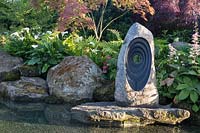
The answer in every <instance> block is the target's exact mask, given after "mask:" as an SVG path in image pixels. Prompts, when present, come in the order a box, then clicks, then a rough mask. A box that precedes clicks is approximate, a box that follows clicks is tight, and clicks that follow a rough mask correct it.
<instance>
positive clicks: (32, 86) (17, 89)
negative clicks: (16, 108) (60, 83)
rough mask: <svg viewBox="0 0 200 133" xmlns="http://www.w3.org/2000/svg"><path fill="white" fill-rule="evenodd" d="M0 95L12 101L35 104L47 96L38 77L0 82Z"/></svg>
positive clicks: (42, 81) (46, 90)
mask: <svg viewBox="0 0 200 133" xmlns="http://www.w3.org/2000/svg"><path fill="white" fill-rule="evenodd" d="M0 95H1V96H2V97H3V98H8V99H10V100H12V101H20V102H21V101H22V102H37V101H43V100H44V99H45V98H46V97H47V96H48V87H47V84H46V81H45V80H44V79H41V78H39V77H34V78H29V77H21V79H20V80H17V81H8V82H1V83H0Z"/></svg>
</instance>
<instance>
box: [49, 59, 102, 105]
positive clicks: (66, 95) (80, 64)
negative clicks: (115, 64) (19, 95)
mask: <svg viewBox="0 0 200 133" xmlns="http://www.w3.org/2000/svg"><path fill="white" fill-rule="evenodd" d="M101 73H102V72H101V69H100V68H99V67H98V66H97V65H96V64H95V63H94V62H93V61H92V60H90V59H89V58H88V57H87V56H79V57H77V56H68V57H66V58H65V59H64V60H63V61H62V62H61V63H60V64H58V65H56V66H54V67H53V68H51V69H50V70H49V71H48V74H47V83H48V86H49V92H50V95H52V96H56V97H58V98H62V99H63V100H64V102H68V103H75V104H76V103H80V102H83V101H90V100H92V98H93V92H94V90H95V89H96V88H98V87H100V86H101Z"/></svg>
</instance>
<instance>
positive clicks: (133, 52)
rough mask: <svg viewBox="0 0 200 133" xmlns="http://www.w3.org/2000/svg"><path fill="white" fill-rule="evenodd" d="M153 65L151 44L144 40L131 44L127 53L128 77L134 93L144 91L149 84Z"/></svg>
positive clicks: (137, 39)
mask: <svg viewBox="0 0 200 133" xmlns="http://www.w3.org/2000/svg"><path fill="white" fill-rule="evenodd" d="M151 64H152V53H151V48H150V46H149V43H148V42H147V41H146V40H145V39H143V38H135V39H133V40H132V41H131V42H130V45H129V46H128V49H127V52H126V76H127V80H128V83H129V85H130V87H131V88H132V89H133V90H134V91H140V90H142V89H143V88H144V87H145V85H146V84H147V82H148V79H149V76H150V72H151Z"/></svg>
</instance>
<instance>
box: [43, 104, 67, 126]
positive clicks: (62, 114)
mask: <svg viewBox="0 0 200 133" xmlns="http://www.w3.org/2000/svg"><path fill="white" fill-rule="evenodd" d="M69 110H70V107H67V105H66V106H63V105H48V106H47V107H46V109H45V111H44V115H45V118H46V120H47V121H48V123H49V124H56V125H65V124H67V123H69V121H70V120H71V113H70V112H69Z"/></svg>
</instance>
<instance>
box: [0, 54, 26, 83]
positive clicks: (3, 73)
mask: <svg viewBox="0 0 200 133" xmlns="http://www.w3.org/2000/svg"><path fill="white" fill-rule="evenodd" d="M0 64H1V65H0V82H1V81H11V80H17V79H19V78H20V73H19V71H18V70H16V68H17V67H18V66H20V65H22V64H23V60H22V59H21V58H19V57H13V56H11V55H9V54H8V53H6V52H3V51H0Z"/></svg>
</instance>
